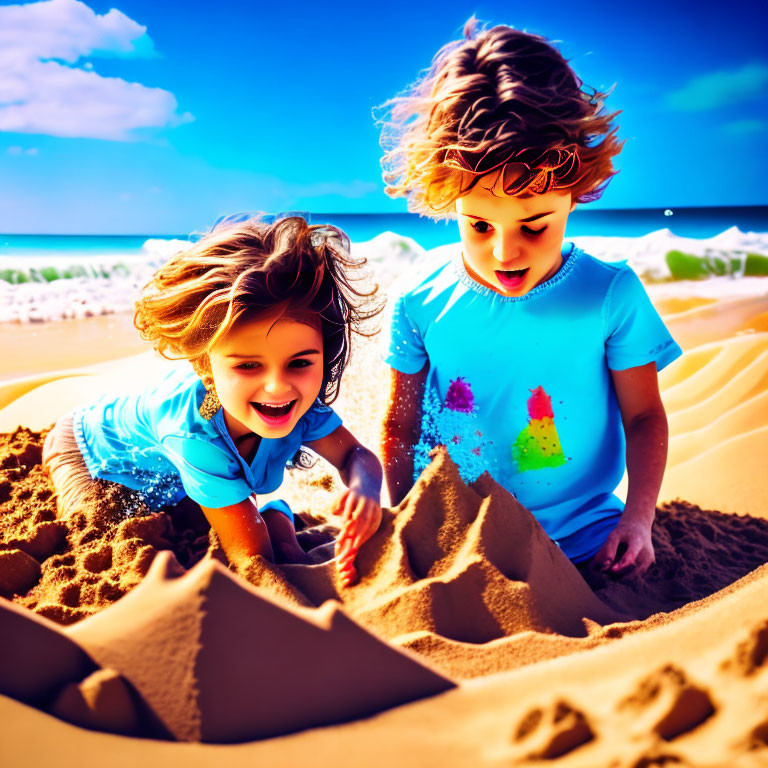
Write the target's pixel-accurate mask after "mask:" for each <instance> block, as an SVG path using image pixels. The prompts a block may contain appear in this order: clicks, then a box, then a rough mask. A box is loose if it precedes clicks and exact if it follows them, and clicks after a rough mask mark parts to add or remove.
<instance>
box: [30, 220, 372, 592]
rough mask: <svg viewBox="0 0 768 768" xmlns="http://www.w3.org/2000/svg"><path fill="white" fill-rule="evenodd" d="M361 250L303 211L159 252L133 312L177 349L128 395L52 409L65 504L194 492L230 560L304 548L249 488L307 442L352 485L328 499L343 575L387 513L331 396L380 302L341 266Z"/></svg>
mask: <svg viewBox="0 0 768 768" xmlns="http://www.w3.org/2000/svg"><path fill="white" fill-rule="evenodd" d="M359 266H361V263H359V262H354V261H353V260H352V259H351V257H350V256H349V241H348V240H347V238H346V236H345V235H344V234H343V233H342V232H341V231H340V230H337V229H335V228H333V227H321V226H309V225H308V224H307V222H306V221H304V219H303V218H301V217H297V216H296V217H286V218H281V219H278V220H277V221H276V222H274V223H272V224H267V223H265V222H263V221H260V220H259V219H255V218H254V219H250V220H247V221H244V222H238V223H234V224H233V223H226V222H225V223H224V224H222V225H220V226H218V227H216V228H215V229H214V230H213V232H212V233H210V234H209V235H207V236H206V237H204V238H203V239H202V240H200V241H199V242H197V243H196V244H194V245H193V246H191V247H190V248H188V249H187V250H184V251H182V252H181V253H179V254H177V255H176V256H175V257H173V258H172V259H171V260H170V261H169V262H168V263H167V264H165V265H163V266H162V267H161V268H160V269H159V270H158V271H157V273H156V274H155V275H154V277H153V278H152V281H151V282H150V283H149V284H148V285H147V286H146V288H145V290H144V294H143V296H142V298H141V300H140V301H139V302H137V306H136V318H135V322H136V326H137V328H138V329H139V331H140V333H141V335H142V337H143V338H145V339H147V340H149V341H151V342H152V343H153V345H154V347H155V348H156V349H157V350H158V351H159V352H160V353H161V354H162V355H164V356H166V357H169V358H175V359H187V360H189V361H190V362H191V363H192V367H191V368H187V367H183V368H176V369H175V370H173V371H172V372H170V373H169V374H168V375H167V376H166V377H165V378H164V379H163V380H162V381H160V382H158V383H155V384H153V385H151V386H149V387H147V388H146V389H145V390H144V391H143V392H141V393H139V394H134V395H120V394H111V395H107V396H105V397H103V398H101V399H100V400H99V401H97V402H96V403H90V404H87V405H83V406H81V407H79V408H77V409H75V411H74V412H73V413H71V414H69V415H67V416H66V417H64V418H62V419H60V420H59V421H58V422H57V424H56V426H55V427H54V429H53V430H52V431H51V433H50V434H49V435H48V438H47V439H46V442H45V446H44V451H43V461H44V464H45V465H46V467H47V468H48V471H49V472H50V474H51V477H52V480H53V483H54V485H55V487H56V490H57V493H58V508H59V514H60V515H61V516H62V517H65V516H67V515H68V514H69V513H70V512H71V511H72V510H73V509H75V508H77V507H78V505H81V504H83V503H84V502H87V501H89V500H91V499H94V498H96V497H98V496H99V495H101V494H103V493H104V491H105V489H106V485H107V484H109V483H117V484H120V485H122V486H126V487H128V488H130V489H132V490H134V491H135V492H136V493H137V495H138V497H139V500H140V501H141V502H143V503H144V504H145V505H146V506H147V507H148V508H149V509H150V510H152V511H159V510H162V509H164V508H166V507H168V506H170V505H173V504H175V503H177V502H178V501H180V500H181V499H182V498H184V497H185V496H189V497H190V498H191V499H192V500H193V501H195V502H197V503H198V504H199V505H200V507H201V508H202V510H203V512H204V513H205V515H206V517H207V518H208V520H209V522H210V523H211V525H212V526H213V528H214V530H215V531H216V533H217V534H218V536H219V539H220V541H221V544H222V546H223V548H224V551H225V553H226V555H227V558H228V559H229V561H230V563H232V564H233V565H235V566H236V567H240V566H245V565H247V563H248V562H249V561H250V559H251V558H252V557H254V556H256V555H261V556H263V557H265V558H267V559H269V560H277V561H278V562H307V557H306V555H305V554H304V552H303V551H302V549H301V547H300V546H299V543H298V541H297V539H296V533H295V530H294V525H293V515H292V513H291V511H290V510H289V509H288V508H287V505H285V504H284V503H278V504H275V503H272V504H270V505H265V507H264V509H262V510H261V511H260V510H259V507H258V504H257V500H256V494H259V493H270V492H272V491H274V490H276V489H277V488H278V487H279V486H280V484H281V483H282V481H283V475H284V472H285V468H286V464H291V463H293V464H295V463H296V462H298V463H301V461H300V460H301V457H302V446H306V447H308V448H310V449H312V450H313V451H314V452H316V453H317V454H319V455H320V456H322V457H324V458H325V459H327V460H328V461H329V462H330V463H331V464H333V466H335V467H336V468H337V469H338V471H339V473H340V475H341V478H342V480H343V482H344V483H345V484H346V485H347V486H348V490H347V491H346V492H345V493H344V494H342V496H341V497H340V498H339V500H338V501H337V504H336V511H337V512H338V513H339V514H340V515H342V518H343V528H342V533H341V536H340V538H339V541H338V544H337V554H338V559H337V568H338V572H339V576H340V580H341V582H342V584H349V583H351V582H352V581H353V580H354V578H355V575H356V571H355V566H354V559H355V556H356V554H357V551H358V549H359V548H360V546H361V544H362V543H363V542H364V541H365V540H366V539H368V538H369V537H370V536H371V535H372V534H373V533H374V532H375V531H376V529H377V528H378V526H379V523H380V521H381V507H380V501H379V494H380V489H381V466H380V464H379V461H378V459H377V458H376V456H375V455H374V454H373V453H371V452H370V451H369V450H367V449H366V448H364V447H363V446H362V445H360V443H359V442H358V441H357V440H356V439H355V438H354V436H353V435H352V434H351V433H350V432H349V431H348V430H346V429H345V428H344V427H343V426H341V419H340V418H339V417H338V416H337V415H336V413H334V411H333V410H332V409H331V408H330V406H329V405H328V403H330V402H332V401H333V399H334V398H335V396H336V394H337V393H338V387H339V384H340V381H341V377H342V374H343V372H344V369H345V368H346V365H347V363H348V360H349V345H350V340H351V334H352V332H353V331H358V326H359V323H360V322H361V321H362V320H363V319H365V318H366V317H368V316H370V315H372V314H375V311H366V310H363V309H362V308H361V307H362V301H363V300H364V299H366V297H368V298H369V297H370V295H369V294H361V293H359V292H358V291H356V290H355V289H354V288H353V287H352V285H351V283H350V281H349V279H348V275H347V273H348V272H350V271H351V270H352V269H355V268H357V267H359Z"/></svg>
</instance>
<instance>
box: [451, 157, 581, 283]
mask: <svg viewBox="0 0 768 768" xmlns="http://www.w3.org/2000/svg"><path fill="white" fill-rule="evenodd" d="M500 176H501V174H500V173H498V172H493V173H490V174H488V175H487V176H483V177H482V178H480V179H479V180H478V182H477V184H475V186H474V187H472V189H471V190H470V192H469V193H468V194H466V195H464V196H463V197H460V198H459V199H458V200H456V213H457V214H458V219H459V233H460V235H461V244H462V247H463V254H464V265H465V266H466V268H467V271H468V272H469V274H470V275H471V276H472V277H473V278H474V279H475V280H476V281H477V282H478V283H480V284H482V285H484V286H486V287H488V288H490V289H491V290H493V291H496V293H500V294H501V295H502V296H523V295H525V294H526V293H528V292H529V291H530V290H532V289H533V288H535V287H536V286H537V285H539V283H542V282H544V281H545V280H548V279H549V278H550V277H552V276H553V275H554V274H555V272H557V270H558V269H559V268H560V265H561V264H562V257H561V255H560V250H561V247H562V243H563V235H564V234H565V224H566V222H567V221H568V214H569V213H570V212H571V211H572V210H573V209H574V208H575V204H572V203H571V193H570V192H569V191H567V190H564V191H559V190H554V191H552V192H547V193H545V194H543V195H531V196H530V197H514V196H511V195H507V194H505V193H504V191H503V190H502V189H501V181H500V178H499V177H500Z"/></svg>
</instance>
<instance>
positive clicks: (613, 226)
mask: <svg viewBox="0 0 768 768" xmlns="http://www.w3.org/2000/svg"><path fill="white" fill-rule="evenodd" d="M310 221H311V222H312V223H316V224H320V223H329V224H334V225H336V226H338V227H340V228H341V229H343V230H344V231H345V232H346V233H347V234H348V235H349V237H350V239H351V240H352V241H353V242H363V241H366V240H371V239H372V238H374V237H376V235H378V234H380V233H381V232H386V231H389V232H396V233H397V234H399V235H405V236H407V237H411V238H413V239H414V240H416V242H418V243H419V244H420V245H421V246H422V247H423V248H427V249H428V248H434V247H436V246H438V245H444V244H446V243H451V242H456V241H457V240H458V232H457V230H456V224H455V223H454V222H446V223H442V222H441V223H435V222H433V221H431V220H429V219H426V218H421V217H419V216H416V215H413V214H409V213H372V214H367V213H362V214H361V213H314V212H313V213H311V214H310ZM734 226H735V227H738V228H739V229H741V230H742V231H744V232H748V231H753V232H768V206H748V207H729V208H674V209H671V210H666V211H665V210H663V209H659V208H652V209H638V210H599V209H596V210H591V209H589V208H585V209H576V211H574V212H573V213H572V214H571V216H570V218H569V221H568V229H567V231H566V238H567V237H578V236H582V235H604V236H620V237H641V236H642V235H646V234H648V233H650V232H654V231H656V230H659V229H664V228H668V229H670V230H671V231H672V232H673V233H674V234H676V235H680V236H682V237H697V238H707V237H713V236H714V235H717V234H719V233H720V232H722V231H724V230H726V229H729V228H730V227H734ZM205 227H206V224H205V223H204V222H203V223H201V226H200V229H201V230H204V229H205ZM189 234H190V233H187V232H182V233H179V232H176V233H170V232H166V233H147V234H141V235H56V234H51V235H25V234H0V257H26V256H29V257H43V258H49V257H53V258H57V257H69V258H73V257H78V256H82V257H89V256H93V257H103V256H107V257H120V256H132V255H138V254H139V253H140V252H141V250H142V246H143V245H144V243H145V242H146V241H147V240H148V239H150V238H159V239H170V238H181V239H186V238H187V237H188V236H189Z"/></svg>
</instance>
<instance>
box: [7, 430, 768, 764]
mask: <svg viewBox="0 0 768 768" xmlns="http://www.w3.org/2000/svg"><path fill="white" fill-rule="evenodd" d="M43 437H44V434H41V433H34V432H30V431H29V430H24V429H20V430H17V431H16V432H15V433H13V434H11V435H5V436H3V439H2V441H1V442H0V464H2V467H3V469H4V472H5V475H6V481H5V482H4V483H3V485H2V486H0V493H2V499H3V502H2V505H0V521H1V524H0V525H1V527H0V534H1V535H2V539H1V540H0V585H2V589H3V591H4V594H5V596H6V597H10V598H12V599H13V601H14V602H15V603H16V604H17V605H18V606H23V607H24V608H28V609H31V610H32V611H33V612H34V613H36V614H38V616H41V617H45V619H52V620H53V621H54V622H56V623H57V624H58V625H71V627H70V628H68V629H64V630H60V629H58V628H57V624H53V623H50V622H48V621H46V620H45V619H39V618H37V619H36V618H34V617H33V616H32V615H31V614H29V613H28V612H27V611H24V610H22V609H21V608H14V607H13V606H12V605H11V604H9V603H3V606H2V607H3V611H4V614H3V615H4V619H3V623H4V626H8V629H7V630H5V631H4V633H3V645H4V646H5V649H4V650H0V684H2V692H3V693H5V694H7V695H11V696H14V697H15V698H18V699H20V700H22V701H25V702H28V703H30V704H33V705H35V706H38V707H41V708H44V709H46V710H47V711H49V712H52V713H54V714H56V715H57V716H59V717H62V718H64V719H66V720H69V721H71V722H75V723H78V724H81V725H86V726H88V727H93V728H98V729H101V730H108V731H112V732H116V733H125V734H133V735H151V736H154V737H160V738H172V739H179V740H193V741H200V740H202V741H213V742H231V741H246V740H250V739H256V738H263V737H267V736H274V735H278V734H281V733H286V732H291V731H295V730H299V729H303V728H307V727H310V726H312V725H320V724H324V723H334V722H340V721H343V720H346V719H350V718H355V717H361V716H365V715H367V714H370V713H373V712H376V711H380V710H382V709H386V708H388V707H392V706H395V705H397V704H401V703H403V702H405V701H410V700H413V699H415V698H420V697H423V696H429V695H432V694H434V693H437V692H440V691H443V690H446V689H448V688H450V687H451V686H453V685H454V684H455V682H454V681H459V680H461V679H466V678H471V677H477V676H481V675H488V674H491V673H497V672H502V671H505V670H511V669H514V668H517V667H521V666H525V665H530V664H532V663H533V662H537V661H542V660H544V659H548V658H555V657H558V656H564V655H568V654H571V653H574V652H576V651H579V650H585V649H587V648H597V647H599V646H603V645H606V644H611V643H613V642H614V641H616V640H617V639H619V638H622V637H625V636H626V635H628V634H633V633H636V632H638V631H641V630H645V629H648V628H650V627H653V626H655V625H657V624H659V623H662V624H663V623H666V622H667V621H668V618H667V617H666V616H661V617H658V616H657V617H655V618H654V619H651V620H650V621H649V622H642V621H639V620H638V619H643V618H645V617H646V616H648V615H650V614H651V613H654V612H657V611H670V610H674V609H676V608H678V607H679V606H682V605H684V604H686V603H690V601H692V600H697V599H699V598H702V597H706V596H707V595H710V594H712V593H713V592H715V591H716V590H718V589H721V588H722V587H725V586H727V585H728V584H730V583H732V582H733V581H735V580H736V579H738V578H740V577H742V576H744V575H745V574H747V573H749V572H750V571H752V570H753V569H754V568H755V567H756V566H757V565H759V564H761V563H765V562H767V561H768V521H766V520H762V519H759V518H750V517H746V516H744V517H736V516H732V515H722V514H719V513H717V512H703V511H701V510H699V509H698V508H696V507H693V506H691V505H686V504H683V503H679V504H676V505H674V506H668V507H666V508H665V509H661V510H659V513H658V519H657V524H656V527H655V530H654V542H655V546H656V551H657V565H656V566H655V567H654V568H653V570H652V571H651V573H650V575H649V576H648V577H647V578H646V579H644V580H642V581H639V580H634V581H633V580H616V579H610V580H609V579H606V578H605V577H601V576H599V575H598V574H592V575H590V576H589V579H590V582H591V583H592V586H593V587H594V588H595V589H596V594H595V593H594V592H593V591H592V590H591V589H590V587H589V586H588V585H587V583H586V582H585V581H584V579H583V578H582V576H581V575H580V573H579V572H578V571H577V570H576V568H574V566H573V565H572V564H571V563H570V562H569V561H568V560H567V558H565V556H564V555H563V554H562V553H561V552H560V550H559V549H558V547H557V546H556V545H555V544H554V543H553V542H552V541H551V540H550V539H549V538H548V537H547V536H546V535H545V533H544V531H543V530H542V529H541V527H540V526H539V524H538V523H537V522H536V520H535V519H534V518H533V516H532V515H531V514H530V513H529V512H528V511H527V510H525V509H524V508H523V507H521V506H520V505H519V503H518V502H517V501H516V500H515V499H514V497H512V496H511V495H510V494H509V493H508V492H507V491H506V490H505V489H503V488H502V487H501V486H499V485H498V484H496V483H495V482H494V481H493V480H492V479H491V478H490V477H489V476H487V475H485V476H483V477H481V478H480V479H479V480H478V481H477V482H476V483H474V484H473V485H472V487H468V486H466V485H465V484H464V483H463V482H462V480H461V478H460V477H459V474H458V471H457V469H456V467H455V465H454V464H453V462H452V461H451V459H450V457H449V456H448V454H447V452H445V451H444V450H439V451H436V452H435V456H434V458H433V461H432V464H431V465H430V466H429V467H428V468H427V470H425V472H424V473H423V475H422V477H421V478H420V480H419V481H418V483H417V484H416V486H415V487H414V488H413V490H412V491H411V493H410V494H409V495H408V497H407V498H406V499H405V500H404V502H403V503H402V505H401V506H400V507H398V508H396V509H393V510H385V511H384V521H383V523H382V526H381V528H380V530H379V531H378V533H377V534H376V535H375V536H374V537H373V538H372V539H371V540H370V541H369V542H367V543H366V544H365V545H364V547H363V548H362V550H361V553H360V557H359V572H360V580H359V582H358V583H357V584H356V585H354V586H353V587H351V588H349V589H341V588H340V587H339V585H338V583H337V580H336V574H335V568H334V566H333V563H332V562H331V561H330V560H331V558H332V556H333V539H332V534H333V532H334V530H335V529H334V528H333V525H332V523H331V524H324V525H316V526H313V527H310V528H307V529H305V530H304V531H301V532H300V534H299V539H300V541H301V542H302V545H303V546H304V547H305V549H307V550H308V551H310V553H311V554H312V556H313V559H314V560H315V563H316V564H315V565H310V566H290V565H284V566H276V565H274V564H271V563H267V562H266V561H264V560H263V559H261V558H257V559H255V560H254V561H253V562H252V563H251V566H250V567H249V568H248V569H247V570H246V572H244V573H241V574H240V576H237V575H235V574H234V573H232V572H231V571H229V570H227V569H226V567H225V566H224V565H222V563H221V562H220V561H221V560H222V555H221V551H220V549H219V547H218V544H217V542H216V539H215V536H213V535H212V534H210V533H209V531H208V530H207V523H206V521H205V518H204V517H203V516H202V515H201V514H200V513H199V511H198V510H197V508H196V506H195V505H194V504H191V503H187V504H184V505H180V506H179V507H177V508H175V509H173V510H172V511H171V512H170V513H167V514H163V513H157V514H147V511H146V510H145V509H142V508H140V507H137V505H136V503H135V499H133V498H132V497H131V495H130V494H128V493H125V494H123V493H116V492H114V491H113V492H111V493H106V494H105V495H104V497H103V498H102V499H101V501H100V502H99V503H98V504H95V505H94V506H93V508H84V509H80V510H78V511H77V512H76V513H75V514H74V515H72V516H71V517H70V518H68V519H67V520H57V519H56V511H55V498H54V496H53V493H52V489H51V487H50V484H49V481H48V479H47V476H46V475H45V473H44V472H43V471H42V468H41V466H40V446H41V443H42V439H43ZM126 513H129V514H130V516H128V517H126ZM160 552H162V554H158V553H160ZM193 566H194V567H193ZM187 568H191V570H189V571H187ZM145 577H146V578H145ZM241 577H244V578H241ZM245 579H247V580H248V581H250V583H251V584H250V585H249V584H248V583H246V581H245ZM129 592H130V594H129V595H128V593H129ZM124 595H127V596H126V597H125V598H124V599H122V600H119V602H116V601H118V599H119V598H121V597H123V596H124ZM112 603H116V604H115V605H112ZM110 606H111V607H110ZM695 609H696V604H695V603H694V604H693V605H687V606H686V608H684V609H683V610H684V611H685V612H692V611H695ZM94 614H97V615H94ZM8 617H10V620H9V619H8ZM19 646H23V647H24V648H25V655H24V657H23V659H22V660H21V662H20V661H19V659H18V657H17V655H16V654H15V653H13V652H12V649H13V648H16V647H19ZM397 648H400V649H405V652H403V651H402V650H397ZM62 649H63V650H62ZM410 654H413V655H410ZM41 657H44V659H45V662H44V663H43V664H42V666H40V664H39V663H38V661H37V660H38V658H41ZM52 658H61V659H63V660H64V662H63V663H62V664H61V665H58V663H54V664H52V663H51V662H50V659H52ZM419 658H421V659H422V660H423V661H421V662H420V661H417V659H419ZM286 659H289V660H290V671H287V670H286V668H285V664H286ZM342 668H343V669H344V685H343V686H342V687H339V686H338V684H337V680H338V670H339V669H342ZM670 674H671V675H672V677H671V678H670V679H673V678H674V679H677V677H675V675H677V673H676V672H675V673H674V674H673V673H670ZM678 677H679V675H678ZM663 679H664V680H667V678H666V677H663ZM649 685H650V684H649ZM664 685H667V683H664ZM680 685H682V687H683V688H685V685H684V684H682V683H681V684H680ZM257 692H258V693H257ZM681 695H683V694H681ZM685 696H689V694H687V693H686V694H685ZM694 698H695V696H694ZM686 706H687V705H686ZM686 711H687V710H686ZM542 716H543V715H542ZM532 717H533V716H532ZM552 718H553V722H556V723H561V721H566V722H570V723H571V725H572V727H571V726H569V727H568V728H567V729H566V730H568V733H569V734H570V735H568V736H567V737H566V736H558V738H557V739H556V744H555V746H552V745H551V744H550V745H549V746H545V747H541V749H540V750H539V751H541V754H542V755H544V754H545V753H546V754H550V753H551V754H554V753H555V752H557V751H558V750H561V749H564V747H563V744H564V743H566V742H567V743H571V741H573V740H574V739H575V740H576V741H578V740H579V739H582V738H586V737H587V735H588V729H587V730H585V727H586V726H585V725H584V722H583V719H580V716H578V715H577V714H573V713H572V712H571V710H570V709H567V711H566V710H565V709H562V708H561V709H560V710H557V711H555V713H554V714H552ZM531 727H532V726H531V724H530V723H528V725H523V726H521V729H522V732H526V729H528V728H531ZM563 727H564V726H563ZM561 730H562V728H561V727H560V726H558V733H559V732H560V731H561ZM520 738H523V737H522V736H521V737H520ZM563 740H564V741H563ZM569 740H570V741H569ZM542 750H543V751H542Z"/></svg>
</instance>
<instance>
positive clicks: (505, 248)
mask: <svg viewBox="0 0 768 768" xmlns="http://www.w3.org/2000/svg"><path fill="white" fill-rule="evenodd" d="M521 254H522V251H521V248H520V243H519V241H518V239H517V238H516V237H510V236H507V237H503V236H500V237H499V238H498V240H497V241H496V243H495V244H494V248H493V257H494V258H495V259H496V261H498V262H500V263H501V264H506V263H507V262H510V261H514V260H515V259H518V258H520V256H521Z"/></svg>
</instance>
